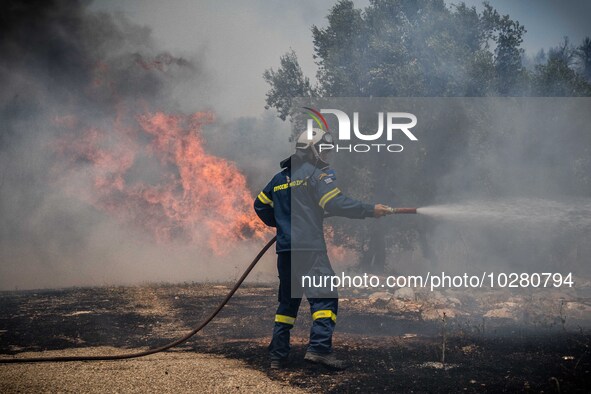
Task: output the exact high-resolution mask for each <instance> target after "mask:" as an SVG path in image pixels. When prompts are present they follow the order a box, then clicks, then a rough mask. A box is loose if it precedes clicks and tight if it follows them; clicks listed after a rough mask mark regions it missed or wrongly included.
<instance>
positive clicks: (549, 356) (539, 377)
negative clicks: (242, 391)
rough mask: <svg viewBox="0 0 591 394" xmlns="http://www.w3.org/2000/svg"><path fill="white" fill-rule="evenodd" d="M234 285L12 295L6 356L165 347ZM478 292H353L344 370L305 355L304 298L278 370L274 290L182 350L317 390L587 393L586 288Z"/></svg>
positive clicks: (259, 292)
mask: <svg viewBox="0 0 591 394" xmlns="http://www.w3.org/2000/svg"><path fill="white" fill-rule="evenodd" d="M273 286H274V285H273ZM228 290H229V287H227V286H225V285H212V284H208V285H206V284H182V285H146V286H136V287H101V288H71V289H61V290H42V291H41V290H39V291H20V292H2V293H0V353H1V354H2V357H7V356H8V355H14V354H18V353H20V352H24V351H27V352H43V351H47V350H67V349H72V348H77V349H79V348H94V347H98V346H111V347H118V348H125V349H137V348H142V347H155V346H158V345H162V344H164V343H166V342H168V341H170V340H171V339H173V338H176V337H178V336H180V335H182V334H183V333H185V332H187V330H188V329H189V328H191V327H193V326H196V325H197V323H199V322H200V320H201V319H203V318H204V317H206V316H207V315H208V314H209V313H210V311H211V310H212V309H213V308H214V307H215V305H216V304H217V303H218V302H219V301H220V300H221V299H222V298H223V296H224V294H225V293H226V292H227V291H228ZM480 290H481V291H480V292H478V293H473V294H468V293H465V292H455V293H453V292H447V293H445V292H444V293H441V292H436V293H420V292H416V293H415V292H412V291H410V293H409V292H404V294H397V296H394V295H391V294H388V293H378V294H374V295H371V296H368V295H364V294H355V296H360V297H361V298H359V299H355V298H353V294H348V295H347V294H345V295H343V296H342V301H341V303H340V310H339V316H338V325H337V331H336V333H335V341H334V342H335V343H334V344H335V348H336V349H337V351H338V352H339V355H340V357H341V358H343V359H345V360H347V361H348V362H349V363H350V365H351V367H350V368H349V369H347V370H346V371H342V372H331V371H328V370H326V369H324V368H321V367H317V366H311V365H308V364H306V363H304V362H303V356H304V353H305V343H306V340H307V334H308V330H309V327H310V318H309V312H308V310H307V303H306V302H305V301H304V302H303V303H302V310H301V312H300V317H299V318H298V321H297V322H296V327H295V328H294V330H293V331H292V344H293V349H292V363H291V365H290V368H289V369H286V370H282V371H277V372H274V371H269V370H268V360H267V354H266V347H267V344H268V342H269V339H270V333H271V329H272V324H273V323H272V322H273V318H274V312H275V307H276V299H277V295H276V289H275V288H274V287H272V285H268V286H262V285H247V286H245V287H243V288H242V289H240V290H239V291H238V293H237V295H236V296H235V297H234V299H232V300H231V301H230V304H229V305H228V306H226V308H224V310H223V311H222V312H221V313H220V315H219V316H218V317H217V318H216V319H215V320H214V321H213V322H212V323H211V324H210V325H209V326H208V327H206V328H205V329H204V330H203V331H202V332H201V333H199V334H197V336H196V337H194V339H191V340H190V341H189V342H188V343H186V344H183V345H181V346H180V348H179V349H178V351H177V352H179V353H182V354H183V355H187V354H193V353H209V354H213V355H216V356H223V357H225V358H227V359H236V360H239V361H241V362H243V363H245V364H246V365H247V366H248V367H249V368H251V369H253V370H257V371H259V372H262V373H264V374H266V375H267V376H268V377H269V378H270V379H272V380H273V381H277V382H280V383H281V384H283V385H289V386H292V387H294V388H299V389H303V390H305V391H310V392H318V391H322V392H358V391H363V392H383V391H390V392H515V391H518V392H522V391H526V392H527V391H531V392H546V393H552V392H589V390H590V388H591V372H590V371H591V349H590V346H591V332H590V330H589V328H590V327H591V324H589V319H590V318H591V313H590V311H591V302H590V300H591V298H589V297H587V295H588V294H581V293H577V292H574V291H573V292H570V293H569V292H562V293H559V292H556V291H553V290H552V291H551V290H547V291H546V292H544V290H542V289H540V290H538V291H537V292H535V293H533V292H522V293H519V294H516V293H509V292H494V291H484V290H483V289H480ZM444 312H445V316H444V315H443V313H444ZM444 338H445V339H444ZM444 344H445V348H446V350H445V360H444V361H445V363H442V361H443V360H442V348H443V345H444ZM37 355H40V354H39V353H38V354H37ZM115 363H116V362H115ZM2 368H10V366H5V365H0V372H1V369H2ZM22 379H27V377H26V376H23V377H22ZM4 383H6V382H4ZM16 383H18V382H16Z"/></svg>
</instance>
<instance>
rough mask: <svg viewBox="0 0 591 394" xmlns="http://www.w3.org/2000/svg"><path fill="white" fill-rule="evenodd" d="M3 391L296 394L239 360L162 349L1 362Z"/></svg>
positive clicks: (83, 351)
mask: <svg viewBox="0 0 591 394" xmlns="http://www.w3.org/2000/svg"><path fill="white" fill-rule="evenodd" d="M119 351H120V350H116V349H114V348H110V347H96V348H85V349H80V350H78V351H73V350H68V351H61V350H60V351H47V352H35V353H33V352H27V353H22V354H21V355H19V357H36V356H58V355H74V354H85V355H86V354H112V353H115V352H119ZM0 392H2V393H23V392H25V393H44V392H51V393H55V392H60V393H110V392H119V393H121V392H123V393H147V392H153V393H185V392H199V393H203V392H206V393H238V392H241V393H243V392H246V393H251V392H256V393H277V392H282V393H301V392H303V391H301V390H299V389H297V388H294V387H290V386H289V385H288V384H285V383H282V382H280V381H273V380H271V379H270V378H269V377H268V376H267V375H266V374H264V373H263V372H260V371H256V370H254V369H251V368H249V367H247V365H246V364H245V363H244V362H242V361H239V360H231V359H227V358H224V357H221V356H216V355H211V354H200V353H192V352H184V351H183V352H174V351H173V352H167V353H161V354H155V355H152V356H148V357H144V358H140V359H133V360H125V361H117V362H107V361H105V362H72V363H47V364H20V365H16V364H13V365H0Z"/></svg>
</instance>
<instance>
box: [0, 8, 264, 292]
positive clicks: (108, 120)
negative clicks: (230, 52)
mask: <svg viewBox="0 0 591 394" xmlns="http://www.w3.org/2000/svg"><path fill="white" fill-rule="evenodd" d="M87 6H88V3H87V2H81V1H28V2H8V3H5V4H3V5H2V8H3V10H2V14H1V15H2V16H1V17H0V18H1V23H0V26H2V27H1V28H0V29H1V31H0V53H1V54H2V56H1V58H0V84H1V86H2V87H3V88H2V90H1V91H0V111H1V112H0V119H1V126H0V127H1V134H0V161H1V167H0V168H1V170H0V171H1V173H0V234H1V236H0V261H1V265H0V289H13V288H17V287H18V288H22V287H25V288H34V287H57V286H66V285H88V284H113V283H127V282H138V281H179V280H188V281H191V280H212V279H216V280H224V279H225V280H227V279H232V277H229V276H228V275H231V276H234V275H235V271H236V269H239V268H240V265H241V263H242V256H244V255H250V254H252V251H254V249H256V247H257V246H258V245H259V244H260V243H261V242H260V240H259V242H257V243H256V244H254V243H253V244H252V245H251V244H250V243H248V242H247V243H244V242H242V243H240V244H239V245H236V246H237V247H238V250H237V251H235V252H233V251H231V250H230V251H226V252H225V253H224V254H223V256H221V257H220V256H215V255H213V254H212V252H211V248H208V246H209V245H208V242H207V240H206V237H207V236H208V234H201V235H200V234H195V233H192V234H191V239H193V240H194V242H176V243H175V242H174V241H175V239H174V238H175V234H176V233H175V231H176V230H175V229H172V230H170V231H169V235H170V234H172V236H171V237H172V238H173V239H172V241H173V242H168V243H166V242H165V243H161V242H158V241H157V240H156V239H155V237H154V234H152V233H150V231H145V230H146V229H145V228H144V227H142V225H138V223H137V222H138V221H142V220H143V219H144V218H143V217H142V215H141V207H140V210H139V211H138V212H140V214H137V215H136V216H135V217H132V218H131V219H130V218H125V217H122V216H124V215H121V214H119V215H118V214H117V213H121V210H119V211H118V210H117V209H115V210H112V209H107V208H112V205H113V204H119V203H121V204H122V205H124V204H125V202H126V201H124V200H125V198H126V197H125V196H126V195H125V193H121V195H120V196H117V195H116V191H115V192H113V193H111V194H109V195H108V196H107V197H109V198H110V200H109V201H106V202H105V201H104V200H102V199H101V198H102V197H104V195H101V194H97V188H96V183H97V176H96V174H97V163H98V164H99V165H100V163H102V161H101V160H104V159H105V158H104V154H105V153H104V152H109V153H110V154H111V155H112V159H113V160H114V162H115V163H119V164H121V163H125V158H126V156H125V154H126V153H125V152H124V151H123V148H124V145H125V138H127V137H129V136H130V135H131V136H133V137H134V138H135V141H136V143H139V144H143V145H142V147H143V148H144V149H143V150H142V151H140V152H133V155H132V157H133V163H132V164H129V163H125V165H126V167H125V168H124V171H121V172H120V173H117V171H115V170H111V169H109V171H110V173H109V174H111V173H115V174H119V175H121V177H120V178H121V179H119V181H120V182H123V183H125V184H126V185H129V184H140V183H141V184H143V185H147V186H146V189H149V188H150V187H152V188H153V190H160V189H158V184H159V183H160V182H162V181H163V180H166V179H168V177H173V178H174V177H176V178H178V177H180V176H181V175H180V174H179V173H178V172H179V168H177V166H175V165H174V163H172V164H171V163H170V162H169V161H168V162H167V161H166V160H168V159H167V157H164V156H158V155H157V154H156V153H154V154H150V153H151V152H150V146H151V145H150V141H151V138H153V136H150V135H149V134H147V133H145V132H142V129H141V127H139V126H138V117H139V116H148V115H153V114H155V113H157V112H158V113H165V114H174V115H178V113H177V111H178V110H177V108H179V107H180V106H179V103H178V102H177V101H176V100H175V98H174V97H173V92H175V90H178V87H179V86H181V85H183V86H184V89H187V87H192V89H195V90H199V89H202V90H203V91H204V92H210V91H211V90H212V87H211V86H210V85H209V82H208V80H209V78H208V71H207V69H206V66H205V65H204V63H203V61H202V59H199V58H192V59H185V58H180V57H175V56H174V55H172V54H169V53H166V52H161V51H159V50H158V49H157V48H154V44H153V42H152V39H151V36H150V30H149V29H148V28H146V27H141V26H136V25H133V24H132V23H130V22H129V21H128V20H126V19H125V18H124V17H122V16H117V15H115V16H113V15H108V14H104V13H92V12H89V11H88V10H87ZM193 97H195V95H193ZM200 100H202V101H200V102H199V100H197V102H193V103H192V106H193V109H192V110H193V111H197V110H211V108H209V107H208V104H207V100H208V98H207V95H206V94H204V95H203V97H202V98H200ZM184 107H186V103H185V104H184ZM178 116H182V115H178ZM212 116H213V117H214V119H215V114H212ZM245 122H247V123H248V121H245ZM252 122H255V123H256V122H257V121H256V120H253V121H252ZM259 122H262V125H260V126H261V127H269V122H268V121H259ZM222 123H225V122H222ZM243 126H244V125H243V124H240V122H238V123H237V124H236V125H235V127H236V128H241V127H243ZM247 126H248V124H247ZM200 127H201V128H205V129H207V127H211V129H218V130H219V129H220V125H219V124H216V120H214V121H213V123H212V124H211V125H209V126H208V125H202V126H200ZM250 127H251V128H255V127H256V125H250ZM89 130H90V131H91V132H92V131H94V132H95V133H98V134H99V135H100V138H99V139H95V140H92V139H88V138H87V137H84V136H83V134H85V133H86V135H88V133H89ZM122 131H123V132H122ZM205 132H206V133H210V134H211V131H209V130H205ZM259 132H260V131H259ZM205 143H206V142H205ZM77 144H78V145H77ZM93 144H94V145H93ZM214 145H215V144H214ZM218 145H221V144H220V143H218ZM75 147H78V148H79V151H78V153H77V154H72V152H71V149H73V148H75ZM131 148H133V146H131ZM222 151H223V149H221V150H220V152H221V153H228V154H230V153H231V152H229V151H226V152H222ZM233 152H235V151H233ZM214 154H215V152H214ZM100 155H103V156H100ZM97 156H99V157H98V158H97ZM212 160H213V161H215V162H217V159H212ZM227 168H230V169H232V168H234V169H235V167H232V164H231V163H229V167H227ZM109 174H107V175H109ZM111 175H112V174H111ZM235 176H236V177H237V178H236V179H240V177H242V176H243V175H242V174H240V173H238V171H237V170H236V171H235ZM93 177H94V178H93ZM109 181H112V182H114V180H113V179H109ZM227 181H228V182H232V179H228V180H227ZM203 182H204V184H203V186H206V183H207V182H208V180H207V179H203ZM177 183H178V181H177ZM174 184H175V183H173V185H174ZM243 187H244V186H243ZM177 189H178V188H177ZM245 190H246V189H245ZM141 191H143V192H145V190H141ZM181 192H182V191H179V190H172V191H171V193H177V195H178V194H179V193H181ZM185 192H186V190H185ZM185 194H186V193H185ZM144 195H145V194H144ZM196 206H198V204H196ZM148 208H150V207H148ZM239 209H242V208H241V207H240V208H239ZM245 209H250V207H246V208H245ZM109 211H110V212H111V214H109V213H108V212H109ZM161 211H165V209H164V208H163V209H161ZM213 215H214V213H208V214H207V216H204V217H205V218H211V217H213ZM183 219H184V220H186V219H185V218H181V219H179V220H183ZM193 228H194V229H195V232H198V231H199V230H198V228H199V226H198V225H194V226H193ZM249 231H251V230H249ZM249 234H250V233H249V232H248V231H246V230H244V234H241V237H242V238H244V239H248V236H249ZM200 236H202V238H203V239H204V240H205V241H200V239H201V238H200ZM181 238H182V239H183V240H184V241H186V238H187V237H184V238H183V237H181ZM195 240H196V241H195ZM169 241H170V240H169ZM227 242H233V240H232V239H229V240H227ZM226 249H227V248H226ZM238 257H240V258H238ZM208 260H212V261H209V262H208ZM213 260H215V261H213ZM220 263H222V264H220Z"/></svg>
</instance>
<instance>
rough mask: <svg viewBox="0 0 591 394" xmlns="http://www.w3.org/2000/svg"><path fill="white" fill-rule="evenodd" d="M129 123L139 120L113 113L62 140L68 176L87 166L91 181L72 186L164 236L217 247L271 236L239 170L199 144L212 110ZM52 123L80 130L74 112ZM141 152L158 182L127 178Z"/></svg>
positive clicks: (109, 209)
mask: <svg viewBox="0 0 591 394" xmlns="http://www.w3.org/2000/svg"><path fill="white" fill-rule="evenodd" d="M133 122H135V125H137V126H135V125H134V126H135V127H133V126H132V127H124V126H122V123H123V122H122V120H121V117H120V116H118V117H117V119H116V120H115V122H114V126H113V130H112V131H109V132H106V131H104V130H101V129H99V128H95V127H89V128H86V130H85V131H84V133H83V134H82V136H80V135H76V134H74V133H72V135H70V136H68V138H67V139H63V140H62V141H61V142H60V144H59V151H60V152H61V153H62V154H64V155H65V156H66V157H67V158H69V166H68V168H67V171H66V175H71V174H72V173H74V172H76V171H80V169H81V168H85V175H84V177H85V178H86V179H87V180H90V185H89V186H88V189H89V190H83V191H81V190H72V187H70V191H71V192H73V193H76V195H79V196H82V197H83V198H84V199H86V200H88V201H89V202H90V203H92V204H93V205H95V206H97V207H99V208H101V209H103V210H105V211H107V212H110V213H112V214H113V215H116V216H117V217H119V218H122V219H123V220H124V221H126V222H128V223H131V224H134V225H136V226H138V227H141V228H143V229H144V230H146V231H147V232H148V233H151V234H152V235H154V237H155V238H156V239H157V240H159V241H162V242H170V241H185V242H199V243H205V244H207V245H209V246H210V247H211V249H212V250H213V251H214V252H216V253H222V252H223V251H224V250H227V245H228V243H229V242H235V241H239V240H244V239H248V238H260V239H266V238H268V237H269V235H270V232H269V230H268V229H267V228H266V227H265V225H264V224H263V223H261V222H260V220H259V219H258V218H257V217H256V215H255V214H254V211H253V209H252V202H253V197H252V195H251V194H250V192H249V190H248V188H247V185H246V178H245V177H244V175H243V174H242V173H241V172H240V171H239V170H238V168H236V166H235V165H234V164H233V163H231V162H228V161H226V160H224V159H222V158H219V157H216V156H213V155H211V154H209V153H207V152H206V151H205V148H204V141H203V138H202V136H201V128H202V127H203V125H205V124H208V123H211V122H213V115H212V114H211V113H208V112H197V113H195V114H193V115H190V116H185V115H170V114H165V113H162V112H156V113H146V114H144V115H141V116H137V117H136V118H135V119H134V120H133ZM56 123H57V124H59V125H60V126H63V127H64V128H66V129H71V131H72V132H74V131H75V130H76V129H79V125H78V122H77V121H76V119H75V117H72V116H65V117H61V118H58V119H56ZM139 157H149V158H152V160H154V159H155V160H157V162H158V163H159V165H160V167H161V171H160V172H161V173H162V174H163V175H161V176H160V179H159V180H158V181H156V182H146V181H142V180H134V179H132V178H133V176H132V174H131V173H132V172H133V169H134V168H136V167H137V166H141V163H140V162H139Z"/></svg>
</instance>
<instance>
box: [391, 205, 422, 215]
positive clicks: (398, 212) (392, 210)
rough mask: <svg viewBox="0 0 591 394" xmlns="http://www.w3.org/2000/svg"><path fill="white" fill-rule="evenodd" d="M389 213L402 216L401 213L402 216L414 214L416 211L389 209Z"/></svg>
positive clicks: (410, 209)
mask: <svg viewBox="0 0 591 394" xmlns="http://www.w3.org/2000/svg"><path fill="white" fill-rule="evenodd" d="M390 212H391V213H392V214H395V215H396V214H402V213H404V214H411V213H414V214H416V213H417V209H416V208H391V207H390Z"/></svg>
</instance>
